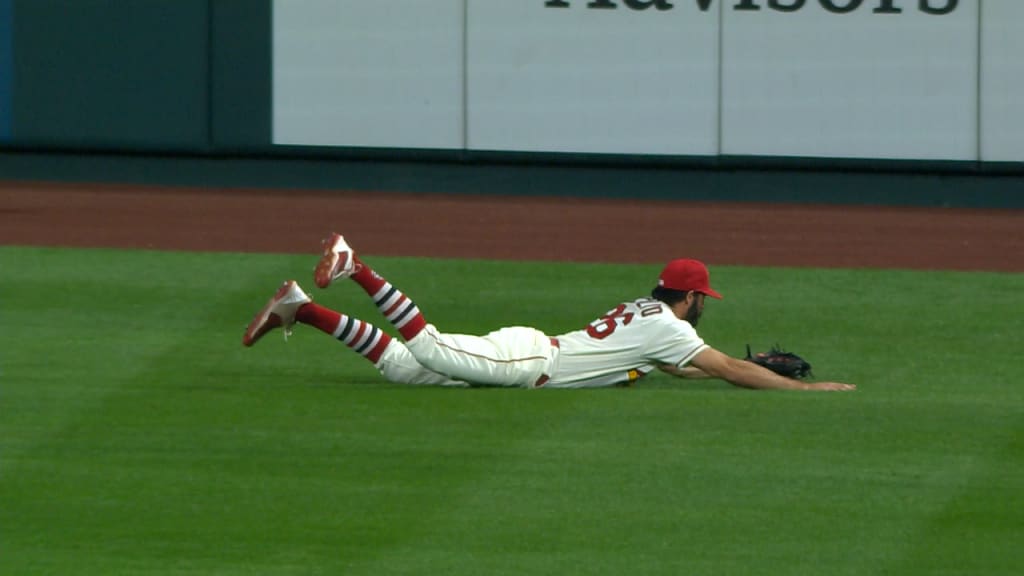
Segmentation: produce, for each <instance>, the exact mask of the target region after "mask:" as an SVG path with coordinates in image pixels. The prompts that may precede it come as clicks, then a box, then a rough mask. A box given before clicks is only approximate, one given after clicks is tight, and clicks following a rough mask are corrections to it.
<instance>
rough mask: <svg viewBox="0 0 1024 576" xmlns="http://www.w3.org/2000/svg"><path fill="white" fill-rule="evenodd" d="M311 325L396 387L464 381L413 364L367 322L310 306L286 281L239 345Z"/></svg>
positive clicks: (402, 347) (398, 345)
mask: <svg viewBox="0 0 1024 576" xmlns="http://www.w3.org/2000/svg"><path fill="white" fill-rule="evenodd" d="M296 323H299V324H306V325H309V326H312V327H314V328H316V329H318V330H320V331H321V332H324V333H325V334H329V335H330V336H331V337H333V338H335V339H336V340H339V341H340V342H342V343H343V344H345V345H346V346H348V347H349V348H350V349H351V350H353V351H355V352H356V353H358V354H359V355H361V356H362V357H364V358H366V359H367V360H368V361H370V362H371V363H373V365H374V366H376V367H377V369H378V370H380V372H381V374H383V375H384V377H385V378H387V379H388V380H389V381H391V382H395V383H397V384H433V385H441V386H460V385H465V384H464V383H463V382H458V381H455V380H452V379H450V378H448V377H446V376H443V375H441V374H438V373H437V372H433V371H431V370H428V369H427V368H425V367H424V366H422V365H421V364H419V363H418V362H417V361H416V358H415V357H414V356H413V355H412V354H411V353H410V352H409V351H408V350H407V349H406V347H405V345H404V344H402V343H401V342H399V341H398V340H395V339H393V338H392V337H391V336H390V335H389V334H387V333H386V332H384V331H382V330H380V329H379V328H377V327H376V326H374V325H372V324H370V323H369V322H364V321H362V320H360V319H358V318H354V317H352V316H347V315H345V314H342V313H340V312H336V311H334V310H331V309H329V308H325V307H323V306H320V305H319V304H315V303H313V301H312V299H310V297H309V296H308V295H307V294H306V293H305V292H303V290H302V288H300V287H299V285H298V283H296V282H295V281H294V280H289V281H288V282H285V283H284V284H282V285H281V287H280V288H279V289H278V291H277V292H276V293H275V294H274V296H273V297H271V298H270V300H269V301H268V302H267V304H266V305H265V306H264V307H263V309H261V310H260V311H259V312H258V313H257V314H256V316H255V317H254V318H253V320H252V322H251V323H250V324H249V326H248V328H246V331H245V335H244V336H243V337H242V344H244V345H245V346H252V345H253V344H255V343H256V342H257V341H258V340H259V339H260V338H262V337H263V336H264V335H266V334H267V333H268V332H270V331H272V330H275V329H277V328H282V329H284V331H285V336H286V337H287V335H288V334H290V333H291V331H292V328H294V326H295V324H296Z"/></svg>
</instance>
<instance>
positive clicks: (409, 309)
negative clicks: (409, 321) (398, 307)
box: [391, 300, 416, 324]
mask: <svg viewBox="0 0 1024 576" xmlns="http://www.w3.org/2000/svg"><path fill="white" fill-rule="evenodd" d="M406 302H407V304H408V306H406V307H405V310H402V313H401V314H399V315H398V316H395V319H394V320H392V321H391V323H392V324H398V323H399V322H401V321H402V318H405V317H406V316H408V315H409V313H410V312H412V311H413V310H415V309H416V305H415V304H413V303H412V300H408V301H406Z"/></svg>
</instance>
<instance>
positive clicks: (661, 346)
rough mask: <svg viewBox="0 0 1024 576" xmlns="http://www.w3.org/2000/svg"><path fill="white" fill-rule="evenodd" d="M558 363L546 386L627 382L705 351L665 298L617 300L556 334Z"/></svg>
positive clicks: (585, 385)
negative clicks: (597, 314)
mask: <svg viewBox="0 0 1024 576" xmlns="http://www.w3.org/2000/svg"><path fill="white" fill-rule="evenodd" d="M558 341H559V359H558V367H557V369H556V370H555V373H554V374H553V375H552V377H551V382H550V383H549V384H548V386H552V387H596V386H611V385H614V384H623V383H628V382H631V381H633V380H636V379H637V378H639V377H641V376H643V375H644V374H647V373H648V372H650V371H651V370H653V369H654V368H655V367H657V366H658V365H659V364H672V365H682V364H685V363H687V362H689V361H690V359H692V358H693V356H695V355H696V354H697V353H698V352H700V351H701V350H703V349H704V347H705V345H704V341H703V340H701V339H700V337H699V336H697V333H696V331H695V330H694V329H693V327H692V326H691V325H690V324H689V323H688V322H686V321H685V320H681V319H679V318H677V317H676V315H675V314H674V313H673V312H672V309H671V308H669V306H668V305H666V304H665V303H663V302H660V301H658V300H654V299H652V298H640V299H637V300H634V301H632V302H624V303H622V304H619V305H618V306H616V307H615V308H613V309H612V310H609V311H608V313H606V314H605V315H604V316H602V317H600V318H598V319H596V320H594V321H593V322H591V323H590V324H588V325H587V326H586V327H585V328H583V329H580V330H575V331H572V332H569V333H566V334H562V335H560V336H558Z"/></svg>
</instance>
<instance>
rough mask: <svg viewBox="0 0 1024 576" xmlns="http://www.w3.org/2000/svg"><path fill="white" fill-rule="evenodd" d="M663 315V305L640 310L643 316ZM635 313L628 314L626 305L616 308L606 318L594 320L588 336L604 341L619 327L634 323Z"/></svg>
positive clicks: (588, 328) (589, 327)
mask: <svg viewBox="0 0 1024 576" xmlns="http://www.w3.org/2000/svg"><path fill="white" fill-rule="evenodd" d="M660 313H661V305H660V304H657V303H655V305H653V306H646V307H644V308H641V309H640V315H641V316H651V315H653V314H660ZM633 316H635V314H634V313H633V312H626V305H625V304H619V305H618V306H616V307H615V310H612V311H611V312H609V313H607V314H605V315H604V316H602V317H600V318H598V319H597V320H594V321H593V322H591V323H590V324H588V325H587V334H588V335H590V337H591V338H595V339H597V340H604V339H605V338H607V337H609V336H611V335H612V332H615V329H616V328H618V327H619V326H627V325H628V324H629V323H630V322H632V321H633Z"/></svg>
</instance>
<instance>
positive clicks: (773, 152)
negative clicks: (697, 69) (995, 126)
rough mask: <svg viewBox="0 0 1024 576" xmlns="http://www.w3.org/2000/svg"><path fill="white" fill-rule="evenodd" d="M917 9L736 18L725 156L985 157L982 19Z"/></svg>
mask: <svg viewBox="0 0 1024 576" xmlns="http://www.w3.org/2000/svg"><path fill="white" fill-rule="evenodd" d="M997 1H998V0H997ZM971 3H972V4H973V2H971ZM761 4H764V3H763V2H762V3H761ZM780 4H781V3H780ZM786 4H791V5H792V4H803V3H802V2H794V1H789V2H786ZM869 4H873V5H874V6H871V5H869ZM882 4H883V5H884V4H885V3H882ZM916 4H917V0H913V1H910V0H904V1H902V2H890V3H889V5H890V6H891V7H892V8H894V9H896V8H898V7H900V8H899V9H900V10H901V12H898V13H891V12H877V11H875V9H876V8H878V5H879V3H878V1H877V0H875V1H873V2H862V1H856V0H831V3H829V4H828V6H830V7H836V6H846V7H855V6H857V9H856V10H850V11H848V12H846V13H842V12H836V11H834V10H832V11H830V10H827V9H826V8H824V7H823V6H824V3H820V2H818V1H814V2H806V5H805V6H804V7H803V8H802V9H800V10H799V11H793V12H783V11H778V10H768V9H762V10H759V11H745V10H731V11H728V12H726V14H725V21H724V24H723V25H724V27H725V37H724V43H723V61H722V67H723V85H722V92H723V93H722V101H723V111H722V117H723V131H722V143H723V145H722V148H723V153H725V154H740V155H746V154H751V155H769V156H833V157H853V158H918V159H956V160H968V159H973V158H975V157H976V155H977V129H976V126H977V110H978V100H977V71H976V70H977V59H978V35H977V30H978V13H977V9H976V8H974V9H969V8H967V7H964V6H960V7H959V8H958V9H957V10H954V11H952V12H950V13H948V14H944V15H936V14H929V13H927V12H923V11H921V10H919V9H918V8H917V6H916ZM932 4H934V5H939V4H945V2H933V3H932ZM961 4H964V3H963V2H961ZM858 5H859V6H858Z"/></svg>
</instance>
